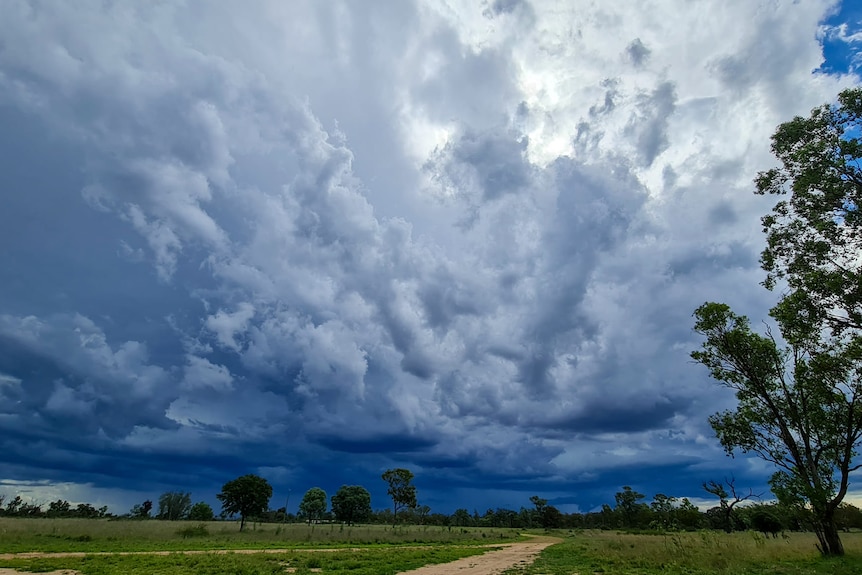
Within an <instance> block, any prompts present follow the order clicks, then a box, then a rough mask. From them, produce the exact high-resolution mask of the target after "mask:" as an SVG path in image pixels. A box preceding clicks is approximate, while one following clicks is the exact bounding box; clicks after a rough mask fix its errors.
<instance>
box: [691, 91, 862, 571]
mask: <svg viewBox="0 0 862 575" xmlns="http://www.w3.org/2000/svg"><path fill="white" fill-rule="evenodd" d="M860 130H862V88H857V89H853V90H846V91H844V92H842V93H841V94H839V96H838V102H837V104H835V105H824V106H821V107H819V108H815V109H814V110H812V112H811V115H810V116H809V117H808V118H803V117H796V118H794V119H793V120H792V121H790V122H787V123H784V124H782V125H781V126H779V127H778V129H777V130H776V131H775V134H774V135H773V136H772V151H773V153H774V154H775V156H776V158H778V160H779V161H780V164H781V165H780V166H779V167H777V168H773V169H770V170H767V171H764V172H760V173H759V174H758V176H757V178H756V179H755V185H756V193H758V194H774V195H779V196H785V197H786V196H787V195H788V194H789V198H786V199H785V198H782V199H781V200H780V201H778V203H777V204H776V205H775V207H774V208H773V210H772V213H771V214H769V215H767V216H764V217H763V219H762V222H763V230H764V232H765V233H766V236H767V247H766V249H765V250H764V251H763V253H762V255H761V265H762V267H763V269H764V270H765V271H766V272H767V276H766V280H765V281H764V285H765V286H766V287H767V288H769V289H774V288H776V287H778V286H780V287H781V288H782V289H783V290H784V289H785V286H786V291H785V292H784V293H783V295H782V297H781V299H780V301H779V303H778V304H777V305H776V306H775V307H774V308H773V309H772V310H771V311H770V316H771V317H772V318H773V319H774V320H775V321H776V322H777V323H778V325H779V328H780V330H781V335H782V338H783V340H784V341H785V342H786V346H784V347H780V346H779V345H778V343H777V342H776V340H775V338H774V337H773V336H772V333H771V332H770V331H769V330H768V329H767V331H766V334H765V335H759V334H755V333H753V332H752V331H751V329H750V328H749V326H748V320H747V319H746V318H745V317H742V316H737V315H735V314H734V313H733V312H731V311H730V309H729V308H728V307H727V306H724V305H723V304H704V305H703V306H701V308H699V309H698V310H697V312H695V316H696V317H697V324H696V329H697V330H698V331H699V332H700V333H702V334H704V335H705V336H706V337H707V342H706V343H705V344H704V347H703V350H702V351H700V352H695V354H693V356H694V358H695V359H696V360H697V361H699V362H701V363H703V364H704V365H706V366H707V367H709V369H710V372H711V374H712V376H713V377H714V378H715V379H717V380H718V381H719V382H721V383H722V384H724V385H726V386H727V387H730V388H732V389H734V390H735V391H736V395H737V398H738V399H739V407H738V408H737V410H736V411H734V412H725V413H723V414H716V415H715V416H713V418H711V421H710V422H711V424H712V425H713V428H714V429H715V431H716V433H717V435H718V436H719V439H720V440H721V442H722V445H724V447H725V449H726V450H727V451H728V453H732V452H733V450H734V449H739V450H741V451H742V452H748V451H751V452H754V453H757V454H758V455H760V456H761V457H762V458H764V459H765V460H767V461H770V462H772V463H774V464H775V465H776V466H777V467H778V468H779V471H778V472H777V473H776V474H775V475H774V476H773V477H772V479H771V481H770V483H771V485H772V489H773V492H775V494H776V495H777V496H778V498H779V501H782V502H783V503H787V502H790V503H791V504H794V505H796V507H797V508H800V507H804V508H806V509H808V510H809V511H810V521H811V524H812V527H813V529H814V531H815V533H816V535H817V539H818V542H819V545H818V548H819V549H820V551H821V553H823V554H824V555H843V554H844V547H843V545H842V543H841V539H840V538H839V536H838V530H837V528H836V525H835V513H836V510H837V509H838V506H839V505H840V504H841V502H842V500H843V499H844V496H845V495H846V493H847V488H848V485H849V475H850V473H851V472H852V471H853V470H855V469H857V468H858V467H859V466H857V465H855V464H854V457H855V456H856V449H857V447H858V445H859V442H860V437H862V381H860V378H862V267H860V266H862V259H860V258H859V253H860V252H862V229H860V228H862V212H860V209H859V206H860V205H862V144H860V140H859V134H860ZM794 502H795V503H794Z"/></svg>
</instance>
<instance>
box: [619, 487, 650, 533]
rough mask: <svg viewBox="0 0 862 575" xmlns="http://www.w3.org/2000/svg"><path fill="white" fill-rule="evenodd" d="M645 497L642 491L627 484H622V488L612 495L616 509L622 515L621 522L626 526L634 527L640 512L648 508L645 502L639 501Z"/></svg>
mask: <svg viewBox="0 0 862 575" xmlns="http://www.w3.org/2000/svg"><path fill="white" fill-rule="evenodd" d="M645 497H646V496H645V495H644V494H643V493H638V492H637V491H635V490H633V489H632V488H631V487H629V486H628V485H624V486H623V490H622V491H618V492H617V493H616V494H615V495H614V500H615V501H616V504H617V505H616V511H617V512H619V513H620V515H622V519H623V524H624V525H625V526H626V527H634V526H635V522H636V520H637V516H638V515H639V514H640V512H641V511H643V510H644V509H648V507H647V505H646V504H645V503H639V502H640V500H641V499H643V498H645Z"/></svg>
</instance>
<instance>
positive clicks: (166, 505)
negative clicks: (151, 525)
mask: <svg viewBox="0 0 862 575" xmlns="http://www.w3.org/2000/svg"><path fill="white" fill-rule="evenodd" d="M191 507H192V494H191V493H187V492H182V491H166V492H164V493H162V494H161V495H160V496H159V514H158V516H157V517H158V518H159V519H167V520H169V521H178V520H180V519H185V518H186V517H188V514H189V510H190V509H191Z"/></svg>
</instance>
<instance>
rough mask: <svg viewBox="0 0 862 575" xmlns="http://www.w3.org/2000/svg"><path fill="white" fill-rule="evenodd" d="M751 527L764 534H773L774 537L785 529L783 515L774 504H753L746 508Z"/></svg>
mask: <svg viewBox="0 0 862 575" xmlns="http://www.w3.org/2000/svg"><path fill="white" fill-rule="evenodd" d="M746 512H747V515H748V520H749V521H750V523H751V528H752V529H754V530H755V531H760V532H761V533H763V534H764V535H772V537H773V539H774V538H776V537H778V534H779V533H781V532H782V531H784V524H783V523H782V521H781V515H780V513H779V512H778V510H777V509H776V507H775V506H774V505H763V504H760V505H752V506H751V507H750V508H749V509H747V510H746Z"/></svg>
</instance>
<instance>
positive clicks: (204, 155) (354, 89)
mask: <svg viewBox="0 0 862 575" xmlns="http://www.w3.org/2000/svg"><path fill="white" fill-rule="evenodd" d="M3 14H4V15H3V18H2V19H0V126H2V130H0V246H2V249H0V493H5V494H7V495H14V494H16V493H17V494H21V495H22V496H24V497H26V498H30V499H32V500H35V501H38V502H43V503H46V502H48V501H50V500H54V499H57V498H64V499H68V500H70V501H73V502H90V503H94V504H96V505H97V506H100V505H109V506H110V508H111V511H113V512H115V513H124V512H126V511H128V509H129V508H130V507H131V506H132V505H133V504H134V503H138V502H140V501H142V500H144V499H153V500H155V499H156V498H157V497H158V495H159V494H160V493H162V492H164V491H174V490H181V491H190V492H191V493H192V499H193V500H194V501H199V500H204V501H208V502H210V503H211V504H213V505H214V506H215V507H216V511H218V507H217V505H216V503H217V502H216V500H215V494H216V493H218V491H219V490H220V487H221V485H222V484H224V483H225V482H226V481H229V480H231V479H234V478H235V477H237V476H239V475H243V474H246V473H256V474H259V475H261V476H263V477H265V478H266V479H267V480H269V481H270V483H271V484H272V485H273V489H274V497H273V500H272V503H271V506H272V507H273V508H275V507H280V506H282V505H284V504H285V503H287V502H288V501H287V500H288V497H290V507H291V511H295V509H296V508H295V505H297V504H298V502H299V500H300V498H301V495H302V493H304V492H305V491H306V490H307V489H309V488H311V487H313V486H320V487H322V488H323V489H324V490H326V491H327V492H328V493H329V495H332V494H333V493H334V492H335V491H336V490H337V489H338V487H340V486H341V485H344V484H348V485H353V484H359V485H364V486H365V487H366V488H368V489H369V491H370V492H371V495H372V505H373V507H374V508H378V509H380V508H384V507H387V506H388V499H387V497H386V487H385V485H384V483H383V481H382V480H381V479H380V474H381V473H382V472H383V471H384V470H386V469H388V468H393V467H406V468H409V469H410V470H412V471H413V473H414V474H415V476H416V478H415V484H416V486H417V490H418V499H419V502H420V504H426V505H429V506H430V507H431V508H432V511H435V512H442V513H451V512H452V511H453V510H454V509H456V508H458V507H464V508H467V509H468V510H470V511H472V510H473V509H477V510H479V512H480V513H482V512H484V510H485V509H487V508H489V507H493V508H496V507H507V508H512V509H517V508H519V507H520V506H522V505H523V506H527V507H529V506H530V503H529V497H530V496H531V495H537V494H538V495H540V496H542V497H545V498H547V499H548V500H549V502H550V503H551V504H553V505H556V506H558V507H559V508H560V509H562V510H564V511H568V512H574V511H589V510H592V509H595V508H597V507H599V506H601V504H602V503H613V495H614V493H615V492H616V491H619V490H620V488H621V486H623V485H631V486H633V487H634V488H635V489H637V490H638V491H640V492H642V493H644V494H646V495H647V496H648V499H647V500H649V499H651V497H652V495H653V494H655V493H659V492H661V493H665V494H668V495H672V496H678V497H686V496H687V497H691V498H692V499H695V500H698V498H705V497H707V494H706V493H705V492H704V491H703V490H702V489H701V484H702V483H703V482H705V481H708V480H710V479H715V480H721V479H723V478H725V477H730V476H733V477H735V478H736V481H737V485H739V486H743V487H745V488H747V487H753V488H755V489H756V490H765V489H766V487H765V486H766V480H767V479H768V477H769V475H770V474H771V473H772V469H771V468H770V467H769V466H768V465H766V464H764V463H762V462H760V461H759V460H757V459H753V458H746V457H737V458H734V459H731V458H728V457H727V456H726V455H725V454H724V452H723V450H722V449H721V447H720V445H719V444H718V441H717V440H716V439H715V437H714V434H713V432H712V430H711V429H710V428H709V425H708V423H707V417H708V416H709V415H710V414H711V413H714V412H715V411H717V410H721V409H726V408H732V407H733V405H734V398H733V396H732V393H731V392H729V391H728V390H726V389H723V388H721V387H720V386H718V385H717V384H716V383H714V382H712V381H710V379H709V377H708V373H707V372H706V369H705V368H703V367H702V366H699V365H696V364H694V363H693V362H692V361H691V360H690V358H689V353H690V352H691V351H692V350H694V349H696V348H698V347H699V345H700V343H701V342H700V340H699V338H698V336H697V334H695V333H693V331H692V326H693V318H692V312H693V311H694V309H695V308H696V307H698V306H699V305H700V304H701V303H703V302H704V301H723V302H726V303H728V304H730V305H731V306H732V307H733V308H734V310H735V311H737V312H739V313H744V314H747V315H749V316H750V317H751V318H753V319H754V320H755V321H756V322H759V321H760V319H761V318H765V317H766V314H767V312H768V310H769V308H770V307H771V306H772V305H773V304H774V303H775V301H776V298H777V297H778V296H777V294H776V293H772V292H769V291H767V290H766V289H764V288H763V287H761V286H760V282H761V281H762V280H763V278H764V272H763V271H762V270H761V269H760V268H759V264H758V258H759V254H760V251H761V250H762V249H763V247H764V238H763V235H762V233H761V228H760V221H759V218H760V217H761V216H762V215H763V214H765V213H767V212H768V211H769V210H770V209H771V207H772V205H773V203H774V199H773V198H764V197H761V196H756V195H755V194H753V193H752V192H753V189H754V185H753V183H752V180H753V178H754V177H755V175H756V174H757V172H758V171H759V170H764V169H768V168H770V167H772V166H773V165H774V164H775V160H774V158H773V157H772V156H771V154H770V150H769V146H770V141H769V138H770V136H771V134H772V133H773V131H774V129H775V127H776V126H777V125H778V124H780V123H781V122H783V121H787V120H789V119H791V118H792V117H793V116H795V115H806V114H807V113H809V111H810V110H811V109H812V108H813V107H815V106H818V105H820V104H823V103H826V102H831V101H834V99H835V97H836V95H837V93H838V92H839V91H840V90H842V89H844V88H847V87H852V86H856V85H859V82H860V73H862V49H860V48H862V7H860V6H859V5H858V4H856V3H854V2H849V1H845V2H844V3H840V2H836V1H833V0H806V1H805V2H790V1H779V0H774V1H752V0H729V1H728V0H723V1H715V2H701V3H691V2H683V3H681V2H676V1H672V0H652V1H645V2H637V3H608V2H592V1H591V2H587V1H580V0H579V1H567V2H554V1H548V0H485V1H484V2H483V1H479V0H427V1H413V0H390V1H386V0H374V1H369V2H349V1H337V0H323V1H321V0H292V1H291V2H283V1H280V0H255V2H252V3H240V2H230V1H221V2H210V1H203V0H200V1H197V0H186V1H183V2H160V1H157V2H134V1H131V0H129V1H121V0H118V1H114V2H102V1H95V0H93V1H89V0H81V1H78V2H74V3H63V2H52V1H48V0H46V1H36V0H32V1H26V0H6V1H5V2H4V8H3ZM860 489H862V486H860Z"/></svg>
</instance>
